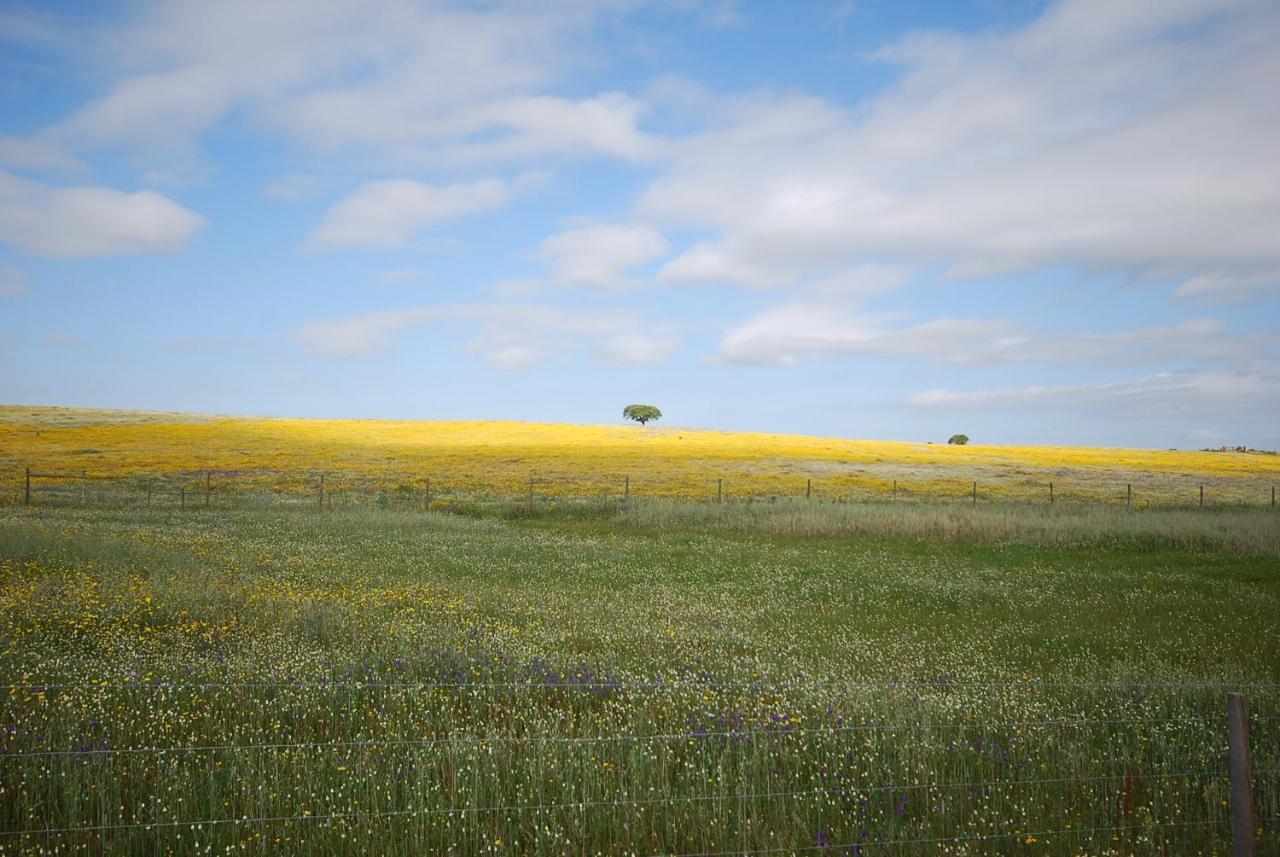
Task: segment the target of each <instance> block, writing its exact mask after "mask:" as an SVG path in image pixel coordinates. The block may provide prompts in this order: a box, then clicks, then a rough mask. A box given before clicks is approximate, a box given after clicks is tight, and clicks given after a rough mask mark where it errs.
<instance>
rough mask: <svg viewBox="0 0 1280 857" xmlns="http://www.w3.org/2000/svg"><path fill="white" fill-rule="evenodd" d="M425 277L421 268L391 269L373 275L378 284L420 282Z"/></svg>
mask: <svg viewBox="0 0 1280 857" xmlns="http://www.w3.org/2000/svg"><path fill="white" fill-rule="evenodd" d="M426 275H427V272H426V271H425V270H423V269H422V268H392V269H389V270H386V271H379V272H378V273H376V274H374V275H373V278H374V279H375V280H377V281H378V282H379V283H388V284H394V283H408V282H413V281H414V280H421V279H422V278H423V277H425V276H426Z"/></svg>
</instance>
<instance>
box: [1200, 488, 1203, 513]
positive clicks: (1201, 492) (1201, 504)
mask: <svg viewBox="0 0 1280 857" xmlns="http://www.w3.org/2000/svg"><path fill="white" fill-rule="evenodd" d="M1200 508H1201V509H1203V508H1204V486H1203V485H1201V486H1200Z"/></svg>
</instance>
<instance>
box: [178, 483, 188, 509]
mask: <svg viewBox="0 0 1280 857" xmlns="http://www.w3.org/2000/svg"><path fill="white" fill-rule="evenodd" d="M178 497H179V498H180V500H179V502H181V503H182V508H184V509H185V508H187V486H185V485H183V486H182V487H181V488H179V489H178Z"/></svg>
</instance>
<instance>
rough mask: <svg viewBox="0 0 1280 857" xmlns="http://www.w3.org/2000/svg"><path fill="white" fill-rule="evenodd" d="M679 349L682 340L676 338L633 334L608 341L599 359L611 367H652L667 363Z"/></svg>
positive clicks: (601, 350) (602, 348)
mask: <svg viewBox="0 0 1280 857" xmlns="http://www.w3.org/2000/svg"><path fill="white" fill-rule="evenodd" d="M679 348H680V340H679V339H678V338H676V337H674V336H656V337H655V336H646V335H642V334H636V333H632V334H626V335H624V336H615V337H613V338H612V339H609V340H606V341H605V343H604V344H603V346H602V347H601V348H600V353H599V358H600V361H601V362H602V363H607V364H609V365H611V366H652V365H654V364H657V363H665V362H666V361H667V360H669V359H671V356H672V355H673V354H675V353H676V351H677V350H678V349H679Z"/></svg>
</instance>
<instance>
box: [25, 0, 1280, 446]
mask: <svg viewBox="0 0 1280 857" xmlns="http://www.w3.org/2000/svg"><path fill="white" fill-rule="evenodd" d="M1277 43H1280V4H1278V3H1276V2H1274V0H1145V2H1142V1H1141V0H1057V2H1049V3H1041V2H1033V0H948V2H914V0H852V2H850V0H843V1H842V2H840V1H838V0H833V1H832V2H819V0H812V2H794V0H793V2H782V0H779V2H763V0H761V2H748V0H739V2H730V0H654V2H641V0H563V2H532V0H530V2H507V0H486V2H456V3H451V2H410V0H385V2H379V3H375V4H370V3H367V2H363V1H362V0H274V1H273V2H271V3H262V2H259V0H226V2H219V3H208V2H204V0H164V2H148V0H134V2H127V3H119V4H116V3H106V4H99V3H74V2H61V3H57V4H46V3H30V4H25V3H16V4H15V3H10V2H3V0H0V402H3V403H22V404H49V405H67V406H81V407H118V408H135V409H154V410H180V411H196V412H203V413H225V414H248V415H264V416H266V415H274V416H301V417H333V418H336V417H357V418H406V419H521V420H538V421H556V422H583V423H610V422H619V421H620V417H621V411H622V408H623V407H624V406H625V405H627V404H630V403H634V402H640V403H649V404H654V405H657V406H658V407H660V408H661V409H662V411H663V413H664V421H663V422H664V424H673V425H682V426H700V427H710V428H723V429H734V430H758V431H771V432H787V433H799V434H815V435H827V436H838V437H867V438H884V439H902V440H919V441H924V440H933V441H943V440H946V438H947V437H949V436H950V435H951V434H953V433H957V432H963V433H966V434H968V435H969V436H970V437H971V438H972V439H973V441H974V442H975V443H1018V444H1067V443H1079V444H1095V445H1111V446H1141V447H1158V448H1163V447H1177V448H1200V447H1207V446H1212V447H1216V446H1219V445H1222V444H1229V445H1233V446H1234V445H1238V444H1248V445H1249V446H1251V447H1253V446H1260V447H1264V448H1272V449H1274V448H1280V98H1278V97H1277V96H1276V81H1280V50H1277V49H1276V44H1277Z"/></svg>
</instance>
